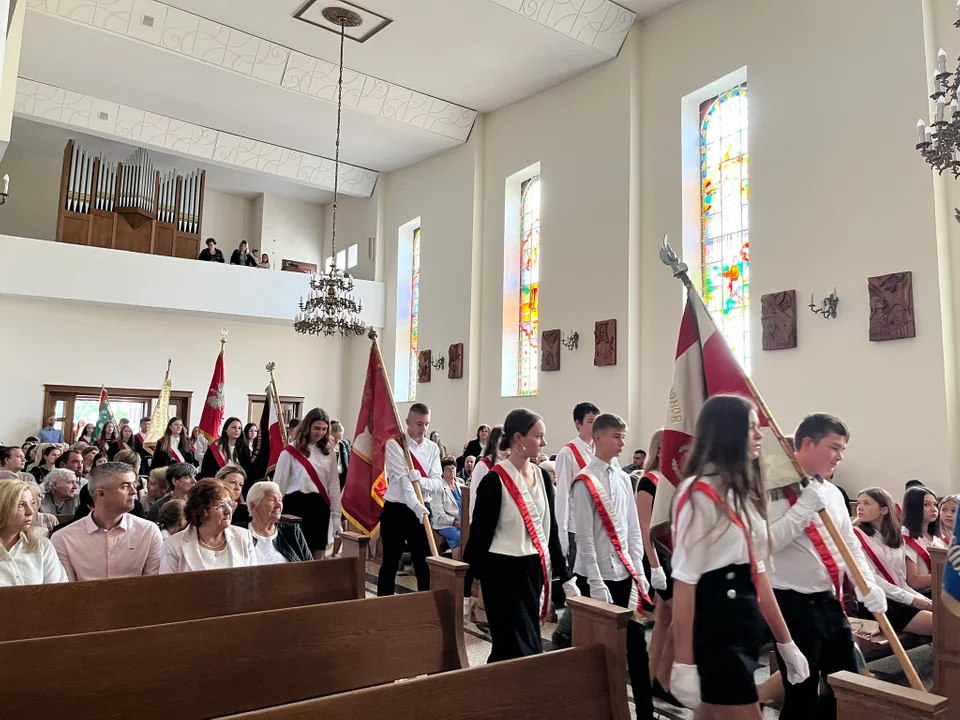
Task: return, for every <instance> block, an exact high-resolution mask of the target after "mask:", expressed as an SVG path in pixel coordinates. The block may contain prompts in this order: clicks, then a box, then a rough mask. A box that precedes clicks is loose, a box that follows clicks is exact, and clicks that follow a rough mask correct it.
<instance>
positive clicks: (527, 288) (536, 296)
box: [517, 175, 540, 395]
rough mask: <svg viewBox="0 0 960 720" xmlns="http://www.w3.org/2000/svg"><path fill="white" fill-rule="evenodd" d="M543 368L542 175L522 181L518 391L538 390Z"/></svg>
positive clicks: (531, 393)
mask: <svg viewBox="0 0 960 720" xmlns="http://www.w3.org/2000/svg"><path fill="white" fill-rule="evenodd" d="M539 368H540V176H539V175H535V176H534V177H532V178H529V179H528V180H524V182H523V183H522V184H521V185H520V343H519V362H518V370H519V372H518V378H517V380H518V382H517V394H518V395H536V394H537V372H538V370H539Z"/></svg>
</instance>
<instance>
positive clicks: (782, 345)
mask: <svg viewBox="0 0 960 720" xmlns="http://www.w3.org/2000/svg"><path fill="white" fill-rule="evenodd" d="M760 325H761V326H762V327H763V349H764V350H789V349H790V348H795V347H796V346H797V291H796V290H784V291H783V292H776V293H770V294H769V295H763V296H762V297H761V298H760Z"/></svg>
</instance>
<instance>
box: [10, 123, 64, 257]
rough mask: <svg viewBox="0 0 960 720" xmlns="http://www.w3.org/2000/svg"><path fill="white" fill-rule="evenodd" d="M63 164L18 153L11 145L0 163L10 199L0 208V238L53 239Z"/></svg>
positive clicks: (46, 157) (55, 236)
mask: <svg viewBox="0 0 960 720" xmlns="http://www.w3.org/2000/svg"><path fill="white" fill-rule="evenodd" d="M62 168H63V161H62V160H61V159H59V158H55V157H49V156H47V155H38V154H34V153H27V152H22V151H20V150H18V149H17V145H16V142H14V143H13V144H12V145H11V146H10V147H9V148H7V151H6V152H5V153H4V154H3V160H0V177H2V176H3V175H9V176H10V199H9V200H8V201H7V202H6V203H5V204H4V205H3V207H0V235H19V236H21V237H34V238H40V239H41V240H56V239H57V198H58V197H59V195H60V173H61V170H62Z"/></svg>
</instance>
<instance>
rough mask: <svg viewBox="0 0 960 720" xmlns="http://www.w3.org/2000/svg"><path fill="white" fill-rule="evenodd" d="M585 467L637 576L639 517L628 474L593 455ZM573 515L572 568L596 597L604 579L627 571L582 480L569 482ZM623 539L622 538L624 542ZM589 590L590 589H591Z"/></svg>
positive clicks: (639, 568)
mask: <svg viewBox="0 0 960 720" xmlns="http://www.w3.org/2000/svg"><path fill="white" fill-rule="evenodd" d="M586 471H587V472H589V474H590V475H591V476H592V477H593V479H594V480H595V481H598V482H599V483H600V485H602V486H603V489H604V490H605V491H606V495H607V497H608V498H609V500H610V506H611V508H610V509H611V510H612V513H613V514H614V515H615V516H616V517H615V518H612V519H613V520H614V523H615V525H616V526H619V528H620V532H621V534H622V535H623V537H621V539H620V542H621V544H622V546H623V551H624V552H625V553H626V554H627V557H628V558H629V559H630V563H631V565H633V570H634V572H635V573H636V574H637V576H638V577H641V576H642V575H643V538H642V536H641V535H640V518H639V517H638V515H637V504H636V502H634V499H633V489H632V486H631V485H630V478H628V477H627V474H626V473H625V472H623V470H621V469H620V468H619V467H618V466H617V465H611V464H608V463H606V462H604V461H603V460H601V459H600V458H598V457H594V458H593V459H592V460H591V461H590V464H589V465H588V466H587V467H586ZM573 515H574V519H575V520H576V523H577V528H579V530H578V531H577V559H576V561H575V562H574V565H573V571H574V572H575V573H576V574H577V575H580V576H581V577H586V578H587V582H588V584H589V585H590V589H591V590H596V591H598V593H599V595H600V597H603V596H604V594H605V592H606V585H605V584H604V582H603V581H604V580H625V579H626V578H628V577H630V573H629V572H627V569H626V568H625V567H624V565H623V562H621V560H620V556H619V555H617V551H616V550H614V549H613V543H612V542H610V536H609V535H608V534H607V531H606V529H605V528H604V526H603V522H602V521H601V520H600V515H599V513H598V512H597V509H596V505H595V504H594V502H593V498H592V497H591V495H590V492H589V490H587V486H586V485H585V484H584V483H583V482H578V483H575V484H574V486H573ZM624 540H625V541H626V542H624ZM591 594H592V593H591Z"/></svg>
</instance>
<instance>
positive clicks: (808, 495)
mask: <svg viewBox="0 0 960 720" xmlns="http://www.w3.org/2000/svg"><path fill="white" fill-rule="evenodd" d="M797 505H798V506H799V507H801V508H803V509H804V510H806V511H808V512H809V513H810V515H811V516H812V515H816V514H817V513H818V512H820V511H821V510H823V509H824V508H825V507H827V499H826V497H825V496H824V494H823V484H822V483H820V482H818V481H816V480H814V481H813V482H811V483H810V484H809V485H807V486H806V487H805V488H804V489H803V492H802V493H800V497H799V498H798V499H797Z"/></svg>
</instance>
